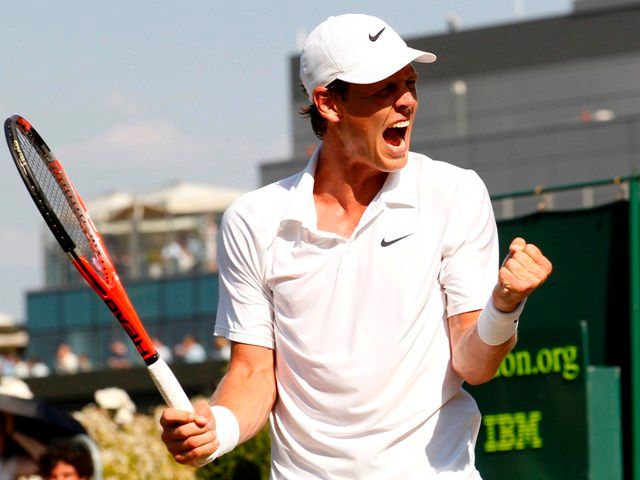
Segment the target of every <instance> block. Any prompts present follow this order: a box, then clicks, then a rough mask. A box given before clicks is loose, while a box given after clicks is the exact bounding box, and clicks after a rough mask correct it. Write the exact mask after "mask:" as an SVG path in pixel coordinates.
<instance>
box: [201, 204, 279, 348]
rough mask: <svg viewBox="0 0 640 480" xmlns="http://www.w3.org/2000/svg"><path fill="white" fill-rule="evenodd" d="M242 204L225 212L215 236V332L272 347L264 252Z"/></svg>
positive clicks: (271, 316) (245, 341)
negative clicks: (216, 292)
mask: <svg viewBox="0 0 640 480" xmlns="http://www.w3.org/2000/svg"><path fill="white" fill-rule="evenodd" d="M244 210H245V209H243V208H242V207H241V206H239V205H237V204H233V205H232V206H231V207H229V209H227V211H226V212H225V214H224V216H223V218H222V221H221V225H220V234H219V236H218V278H219V300H218V313H217V316H216V325H215V330H214V333H215V335H219V336H223V337H227V338H228V339H229V340H232V341H234V342H239V343H247V344H251V345H259V346H263V347H267V348H274V337H273V320H272V319H273V315H272V305H273V303H272V300H271V291H270V289H269V288H268V287H267V285H266V284H265V282H264V268H263V266H264V251H263V249H262V248H261V246H260V243H259V242H258V234H257V231H256V226H257V225H258V223H257V222H251V221H250V215H248V212H246V211H244Z"/></svg>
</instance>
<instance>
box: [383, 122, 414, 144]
mask: <svg viewBox="0 0 640 480" xmlns="http://www.w3.org/2000/svg"><path fill="white" fill-rule="evenodd" d="M408 128H409V120H404V121H402V122H398V123H394V124H393V125H391V126H390V127H389V128H387V129H386V130H385V131H384V132H382V138H384V141H385V142H387V143H388V144H389V145H392V146H394V147H399V146H401V145H403V144H404V136H405V135H406V133H407V129H408Z"/></svg>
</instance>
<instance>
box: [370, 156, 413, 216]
mask: <svg viewBox="0 0 640 480" xmlns="http://www.w3.org/2000/svg"><path fill="white" fill-rule="evenodd" d="M418 168H419V161H418V160H417V159H415V158H413V153H409V158H408V159H407V164H406V165H405V166H404V167H403V168H401V169H400V170H396V171H395V172H391V173H390V174H389V176H388V177H387V180H386V181H385V182H384V185H383V186H382V190H381V191H380V196H379V199H380V201H381V202H384V203H386V204H387V205H389V206H392V205H393V206H403V207H413V208H415V207H416V206H417V205H418Z"/></svg>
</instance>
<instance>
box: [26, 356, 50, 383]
mask: <svg viewBox="0 0 640 480" xmlns="http://www.w3.org/2000/svg"><path fill="white" fill-rule="evenodd" d="M27 363H28V364H29V374H30V376H32V377H36V378H40V377H47V376H49V375H50V374H51V370H49V367H48V366H47V364H46V363H44V362H43V361H41V360H40V359H39V358H38V357H31V358H30V359H29V360H28V362H27Z"/></svg>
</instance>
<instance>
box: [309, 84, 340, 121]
mask: <svg viewBox="0 0 640 480" xmlns="http://www.w3.org/2000/svg"><path fill="white" fill-rule="evenodd" d="M313 103H314V104H315V105H316V108H317V109H318V112H319V113H320V115H322V117H323V118H325V119H326V120H327V121H328V122H334V123H335V122H337V121H339V120H340V114H339V112H338V106H337V105H336V101H335V96H334V95H331V94H330V92H329V90H327V87H321V86H319V87H316V88H315V89H314V90H313Z"/></svg>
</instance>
